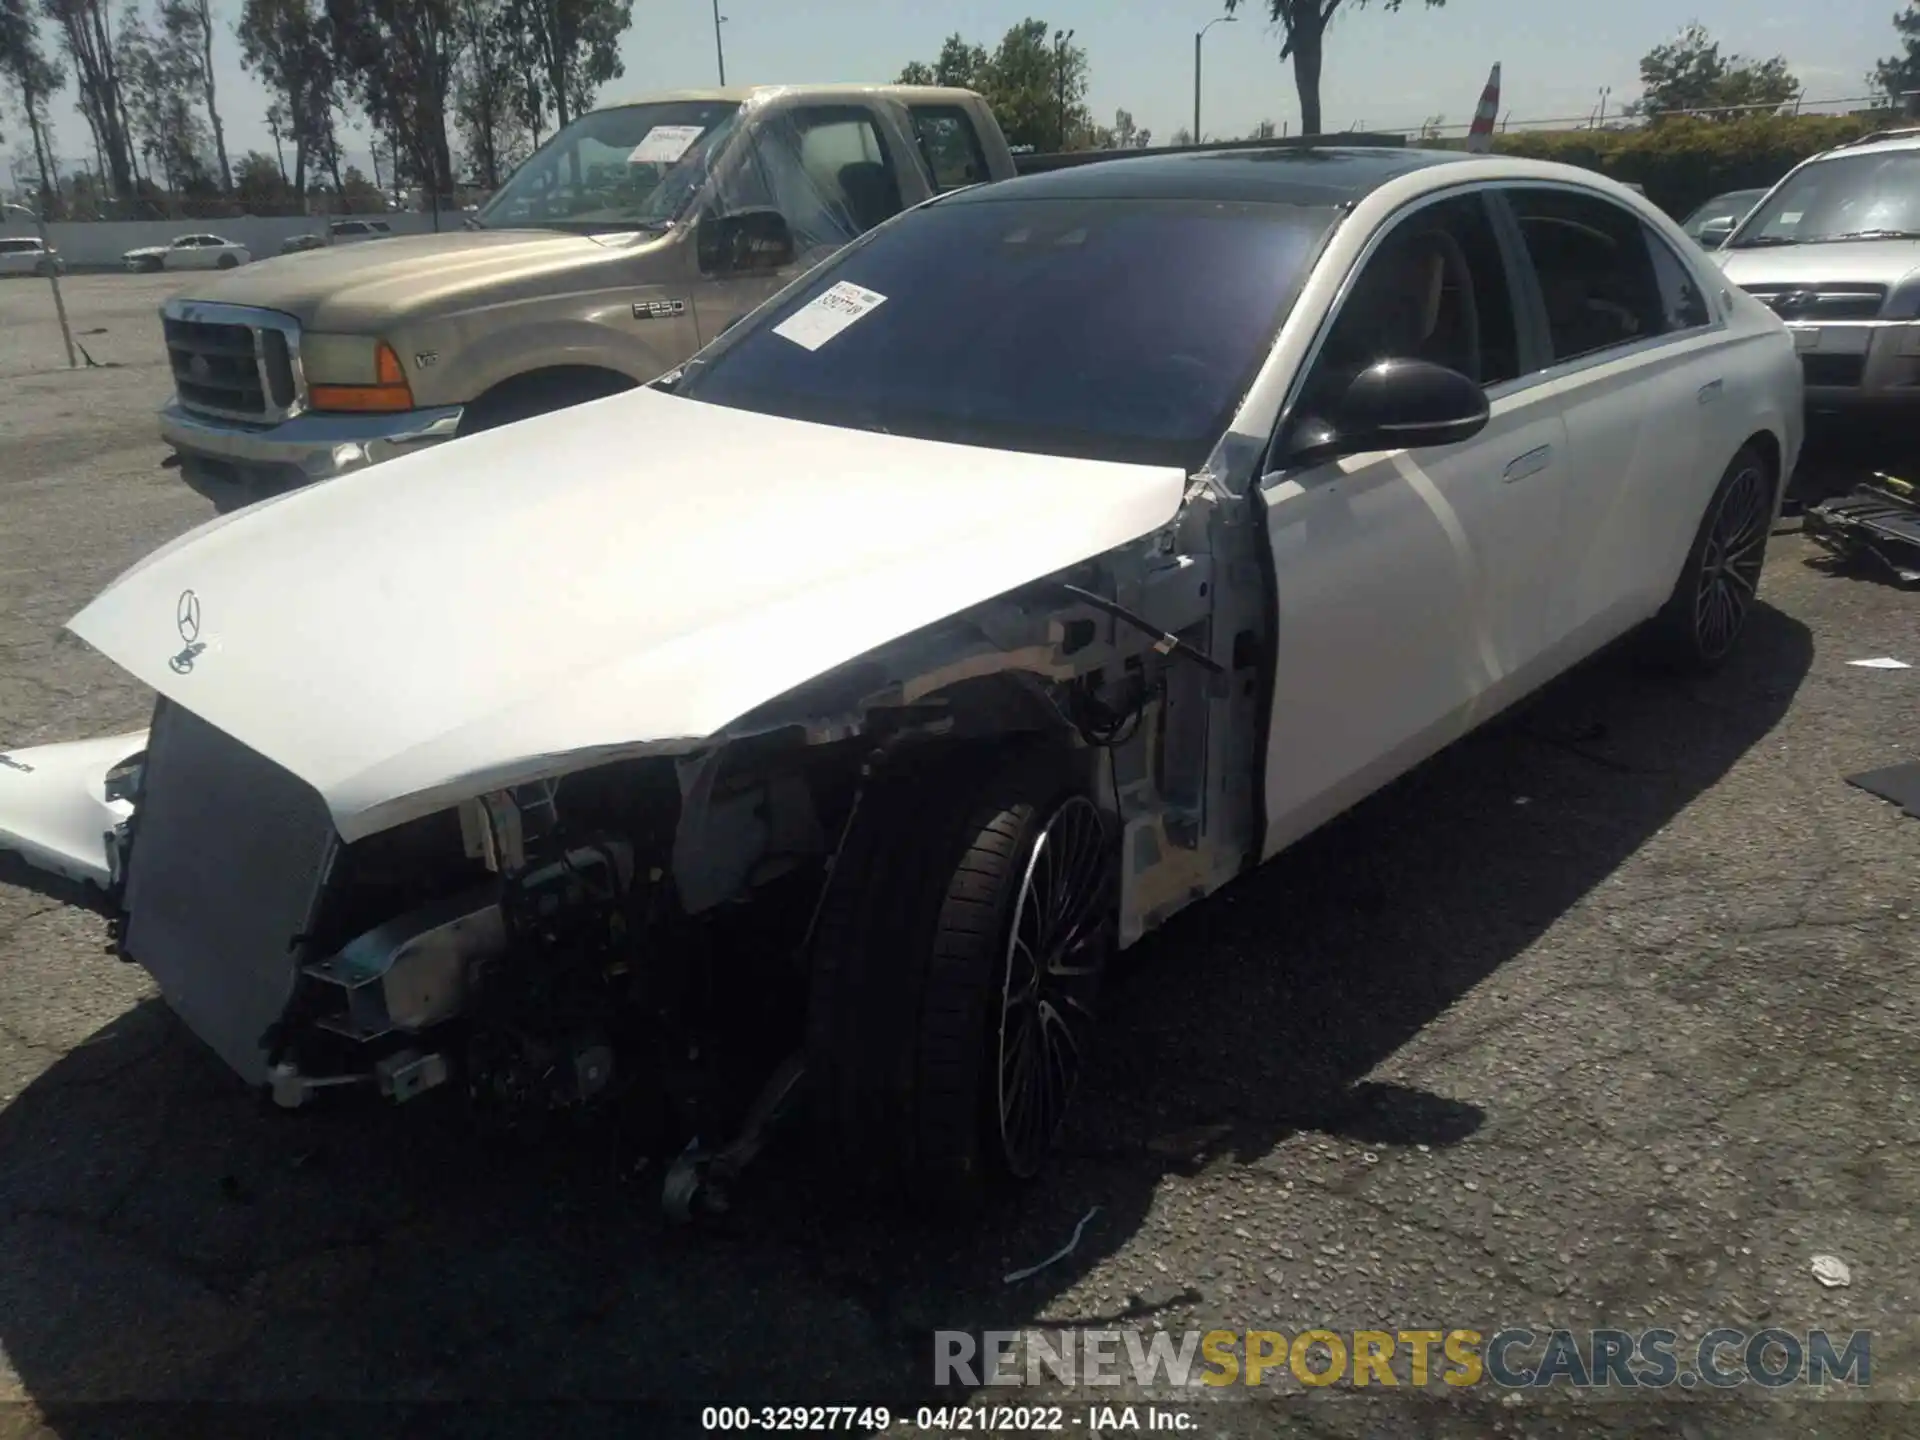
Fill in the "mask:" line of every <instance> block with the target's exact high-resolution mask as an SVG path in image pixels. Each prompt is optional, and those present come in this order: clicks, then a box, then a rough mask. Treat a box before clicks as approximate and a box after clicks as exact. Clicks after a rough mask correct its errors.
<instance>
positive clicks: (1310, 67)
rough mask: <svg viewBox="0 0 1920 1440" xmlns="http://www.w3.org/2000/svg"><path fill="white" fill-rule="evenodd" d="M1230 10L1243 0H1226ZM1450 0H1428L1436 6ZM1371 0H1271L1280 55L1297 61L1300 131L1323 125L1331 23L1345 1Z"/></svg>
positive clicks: (1395, 5) (1392, 5)
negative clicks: (1323, 76)
mask: <svg viewBox="0 0 1920 1440" xmlns="http://www.w3.org/2000/svg"><path fill="white" fill-rule="evenodd" d="M1224 3H1225V5H1226V11H1227V14H1229V15H1231V14H1233V13H1234V12H1235V11H1236V10H1238V9H1239V8H1240V4H1241V0H1224ZM1401 3H1402V0H1379V5H1380V8H1381V9H1383V10H1398V9H1399V8H1400V7H1401ZM1446 3H1447V0H1426V4H1427V5H1428V6H1429V7H1430V8H1433V9H1438V8H1439V7H1440V6H1442V5H1445V4H1446ZM1366 4H1367V0H1267V15H1268V18H1270V19H1271V20H1272V21H1273V23H1274V25H1275V26H1276V27H1277V28H1278V29H1279V31H1280V59H1281V60H1282V61H1283V62H1284V61H1287V60H1291V61H1293V84H1294V88H1295V89H1296V90H1298V91H1299V92H1300V133H1301V134H1302V135H1318V134H1320V133H1321V129H1320V71H1321V68H1322V67H1323V66H1324V64H1325V63H1326V40H1327V25H1328V23H1329V22H1331V21H1332V19H1333V17H1334V15H1335V13H1336V12H1338V11H1339V10H1340V9H1341V8H1342V6H1343V5H1345V7H1346V8H1348V9H1354V10H1358V9H1361V8H1362V7H1364V6H1365V5H1366Z"/></svg>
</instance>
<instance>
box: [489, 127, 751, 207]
mask: <svg viewBox="0 0 1920 1440" xmlns="http://www.w3.org/2000/svg"><path fill="white" fill-rule="evenodd" d="M739 114H740V105H739V102H738V101H734V100H675V101H669V102H666V103H663V104H658V105H622V106H620V107H618V108H616V109H612V110H595V111H594V112H593V113H591V114H589V115H582V116H581V117H580V118H579V119H578V120H576V121H574V122H573V123H572V124H571V125H569V126H567V128H566V129H564V130H562V131H561V132H560V133H559V134H558V135H556V136H554V137H553V139H551V140H549V141H548V142H547V143H546V144H545V145H542V146H541V147H540V148H539V149H538V150H537V151H535V152H534V154H533V156H532V158H530V159H529V160H528V161H527V162H526V163H525V164H524V165H522V166H521V167H520V168H519V169H518V170H516V171H514V172H513V175H512V177H511V178H509V179H508V181H507V183H506V184H505V185H503V186H501V187H500V193H499V194H497V195H495V196H494V197H493V199H492V200H491V201H489V202H488V203H487V206H486V208H485V209H484V210H482V211H481V212H480V213H479V214H478V215H477V216H476V217H475V218H474V220H473V222H472V223H473V224H474V225H476V226H478V227H480V228H482V229H502V228H509V227H515V226H536V227H540V228H545V229H554V230H573V231H578V232H580V233H583V234H592V233H595V232H600V231H609V230H636V229H640V230H645V229H662V230H664V229H665V228H666V227H667V226H669V225H671V224H672V223H673V222H674V221H675V220H677V219H678V218H679V217H680V212H681V211H683V210H685V209H686V207H687V204H688V202H689V201H690V200H691V199H692V198H693V196H694V195H695V194H696V193H698V191H699V189H700V185H701V182H702V181H703V180H705V178H706V174H707V167H708V166H709V165H710V164H711V163H712V161H713V158H714V156H715V155H716V154H718V153H719V150H720V147H721V146H722V145H723V144H724V143H725V142H726V138H727V136H728V135H730V134H731V133H732V132H733V129H734V125H735V123H736V122H737V120H738V117H739Z"/></svg>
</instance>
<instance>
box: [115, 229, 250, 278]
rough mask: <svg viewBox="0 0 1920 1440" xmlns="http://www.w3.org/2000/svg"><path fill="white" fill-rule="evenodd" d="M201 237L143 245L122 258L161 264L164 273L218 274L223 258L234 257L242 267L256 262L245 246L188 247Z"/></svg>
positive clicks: (186, 237) (197, 245) (128, 260)
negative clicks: (191, 241)
mask: <svg viewBox="0 0 1920 1440" xmlns="http://www.w3.org/2000/svg"><path fill="white" fill-rule="evenodd" d="M193 238H197V237H191V236H182V237H180V239H179V240H175V241H173V242H171V243H169V244H166V245H143V246H141V247H140V248H138V249H136V250H129V251H127V253H126V254H125V255H124V256H122V257H121V258H122V259H123V260H124V261H125V262H126V263H128V264H133V263H135V262H137V261H142V260H158V261H159V262H160V268H161V269H163V270H216V269H218V268H219V266H220V261H221V258H222V257H223V256H232V257H233V259H234V260H235V261H236V262H238V263H239V264H241V265H245V264H246V263H247V262H248V261H250V260H252V259H253V252H252V251H251V250H249V249H247V247H246V246H244V245H236V244H234V243H232V242H231V241H224V240H223V241H221V242H220V243H219V244H217V245H200V244H195V245H188V244H183V243H181V242H182V241H184V240H188V239H193Z"/></svg>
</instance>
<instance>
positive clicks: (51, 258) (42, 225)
mask: <svg viewBox="0 0 1920 1440" xmlns="http://www.w3.org/2000/svg"><path fill="white" fill-rule="evenodd" d="M7 210H18V211H19V212H20V213H21V214H22V215H27V216H30V217H32V220H33V227H34V229H36V230H38V231H39V232H40V248H41V249H42V250H44V251H45V252H46V255H47V283H48V284H49V285H51V286H53V313H54V314H56V315H58V316H59V317H60V338H61V339H62V340H64V341H66V342H67V368H68V369H69V370H78V369H79V368H80V358H79V357H78V356H77V355H75V354H74V353H73V327H72V326H70V325H68V324H67V302H66V301H65V300H64V299H62V298H61V296H60V260H59V257H58V256H56V255H55V254H54V253H53V242H52V241H51V240H49V239H48V238H47V222H46V218H45V217H44V216H42V215H41V214H40V212H39V211H37V210H29V209H28V208H27V207H26V206H25V205H16V204H14V203H13V202H12V201H11V200H0V212H5V211H7ZM89 363H91V362H89Z"/></svg>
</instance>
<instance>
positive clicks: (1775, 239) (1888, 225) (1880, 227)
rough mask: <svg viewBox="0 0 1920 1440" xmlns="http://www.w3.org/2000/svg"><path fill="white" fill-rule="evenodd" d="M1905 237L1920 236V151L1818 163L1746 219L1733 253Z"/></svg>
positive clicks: (1783, 186)
mask: <svg viewBox="0 0 1920 1440" xmlns="http://www.w3.org/2000/svg"><path fill="white" fill-rule="evenodd" d="M1905 235H1920V150H1895V151H1883V152H1882V153H1880V154H1878V155H1841V156H1836V157H1835V158H1833V159H1831V160H1818V161H1815V162H1814V163H1813V164H1811V165H1808V166H1806V167H1804V168H1803V169H1801V170H1799V171H1798V172H1796V173H1795V174H1793V175H1792V176H1790V177H1789V178H1788V179H1787V181H1786V182H1785V183H1784V184H1783V185H1781V187H1780V188H1779V189H1778V190H1777V191H1775V192H1774V194H1773V197H1772V198H1771V199H1770V200H1768V201H1767V202H1766V203H1765V204H1764V205H1762V206H1761V207H1760V208H1759V209H1757V210H1755V211H1754V212H1753V214H1752V215H1750V216H1748V217H1747V221H1746V223H1745V224H1744V225H1742V226H1741V227H1740V230H1739V232H1738V233H1737V234H1736V235H1735V236H1734V238H1733V241H1732V244H1731V246H1730V248H1732V249H1734V250H1750V249H1758V248H1759V247H1761V246H1765V245H1816V244H1821V243H1824V242H1829V241H1834V240H1853V239H1876V238H1881V237H1898V236H1905Z"/></svg>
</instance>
